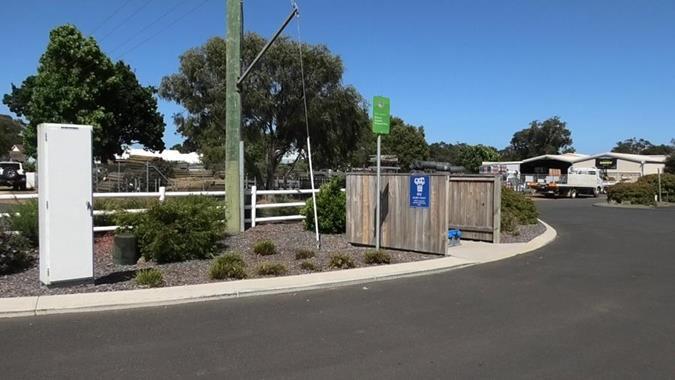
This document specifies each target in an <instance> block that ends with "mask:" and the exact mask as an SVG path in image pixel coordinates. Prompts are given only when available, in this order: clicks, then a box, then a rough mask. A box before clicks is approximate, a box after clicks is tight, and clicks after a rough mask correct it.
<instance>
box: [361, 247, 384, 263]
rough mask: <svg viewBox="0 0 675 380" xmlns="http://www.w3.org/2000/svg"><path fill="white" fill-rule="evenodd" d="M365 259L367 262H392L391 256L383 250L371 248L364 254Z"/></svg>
mask: <svg viewBox="0 0 675 380" xmlns="http://www.w3.org/2000/svg"><path fill="white" fill-rule="evenodd" d="M363 261H364V262H365V263H366V264H390V263H391V256H389V254H388V253H386V252H383V251H376V250H370V251H366V253H364V254H363Z"/></svg>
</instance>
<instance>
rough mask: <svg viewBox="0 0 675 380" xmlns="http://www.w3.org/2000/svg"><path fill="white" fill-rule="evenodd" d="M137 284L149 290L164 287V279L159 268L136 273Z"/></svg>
mask: <svg viewBox="0 0 675 380" xmlns="http://www.w3.org/2000/svg"><path fill="white" fill-rule="evenodd" d="M136 283H137V284H138V285H141V286H147V287H149V288H158V287H160V286H162V285H164V277H163V276H162V272H160V270H159V269H157V268H147V269H141V270H139V271H138V272H136Z"/></svg>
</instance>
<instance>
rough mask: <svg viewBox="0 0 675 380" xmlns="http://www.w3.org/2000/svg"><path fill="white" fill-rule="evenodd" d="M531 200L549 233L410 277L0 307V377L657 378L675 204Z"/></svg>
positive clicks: (674, 354) (664, 338) (666, 343)
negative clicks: (5, 310) (198, 297)
mask: <svg viewBox="0 0 675 380" xmlns="http://www.w3.org/2000/svg"><path fill="white" fill-rule="evenodd" d="M595 201H596V200H594V199H574V200H568V199H560V200H541V201H537V205H538V207H539V208H540V209H541V211H542V218H543V219H544V220H546V221H547V222H549V223H550V224H552V225H553V226H554V227H555V228H556V229H557V230H558V234H559V235H558V239H557V240H556V241H554V242H553V243H552V244H550V245H548V246H547V247H545V248H543V249H541V250H539V251H535V252H534V253H530V254H525V255H522V256H517V257H514V258H511V259H507V260H503V261H499V262H494V263H489V264H484V265H479V266H475V267H470V268H465V269H460V270H456V271H451V272H446V273H441V274H436V275H429V276H423V277H416V278H408V279H401V280H392V281H385V282H377V283H372V284H367V285H365V286H364V285H359V286H351V287H343V288H336V289H330V290H319V291H310V292H300V293H297V294H287V295H274V296H264V297H253V298H245V299H236V300H224V301H216V302H207V303H197V304H189V305H179V306H171V307H162V308H151V309H142V310H127V311H114V312H101V313H85V314H70V315H62V316H58V315H57V316H47V317H37V318H35V317H31V318H19V319H8V320H0V373H2V377H3V378H46V377H49V378H121V377H130V378H179V377H182V378H193V377H200V376H201V377H207V378H220V379H223V378H310V379H315V378H321V379H327V378H335V379H345V378H355V377H357V378H378V379H391V378H518V379H520V378H536V379H541V378H561V379H563V378H564V379H570V378H650V379H652V378H671V377H672V376H673V374H675V248H674V247H675V209H673V208H669V209H661V210H631V209H613V208H598V207H592V203H593V202H595Z"/></svg>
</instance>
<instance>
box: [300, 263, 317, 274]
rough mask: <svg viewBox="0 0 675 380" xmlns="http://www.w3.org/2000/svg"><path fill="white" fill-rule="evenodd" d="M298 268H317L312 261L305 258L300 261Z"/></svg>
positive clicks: (309, 269) (313, 269) (315, 269)
mask: <svg viewBox="0 0 675 380" xmlns="http://www.w3.org/2000/svg"><path fill="white" fill-rule="evenodd" d="M300 269H302V270H307V271H311V272H316V271H317V270H318V269H319V268H318V267H317V266H316V264H314V263H313V262H311V261H308V260H306V261H303V262H301V263H300Z"/></svg>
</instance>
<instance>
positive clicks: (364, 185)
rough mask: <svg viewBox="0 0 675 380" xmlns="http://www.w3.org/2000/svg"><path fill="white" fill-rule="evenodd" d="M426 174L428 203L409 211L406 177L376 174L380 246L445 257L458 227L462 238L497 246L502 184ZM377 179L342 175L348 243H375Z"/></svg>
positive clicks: (361, 175) (492, 179)
mask: <svg viewBox="0 0 675 380" xmlns="http://www.w3.org/2000/svg"><path fill="white" fill-rule="evenodd" d="M415 175H427V176H429V180H430V183H429V189H428V191H429V194H428V201H429V205H428V207H427V208H423V207H421V208H416V207H411V204H410V202H411V201H410V188H411V183H410V175H409V174H389V173H387V174H382V175H381V184H380V186H381V208H382V210H381V218H380V223H381V236H380V245H381V247H383V248H392V249H402V250H408V251H418V252H428V253H436V254H443V255H445V254H446V253H447V247H448V229H449V228H459V229H461V230H462V233H463V238H468V239H475V240H487V241H493V242H497V243H498V242H499V208H500V205H501V202H500V193H501V186H500V183H499V179H498V178H495V177H472V176H462V177H449V176H448V175H446V174H425V173H419V174H415ZM376 184H377V177H376V175H375V174H371V173H363V174H362V173H359V174H349V175H347V183H346V192H347V239H348V240H349V242H351V243H353V244H359V245H368V246H374V245H375V220H376V218H375V216H376V211H375V208H376V200H377V199H376V198H375V196H376Z"/></svg>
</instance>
